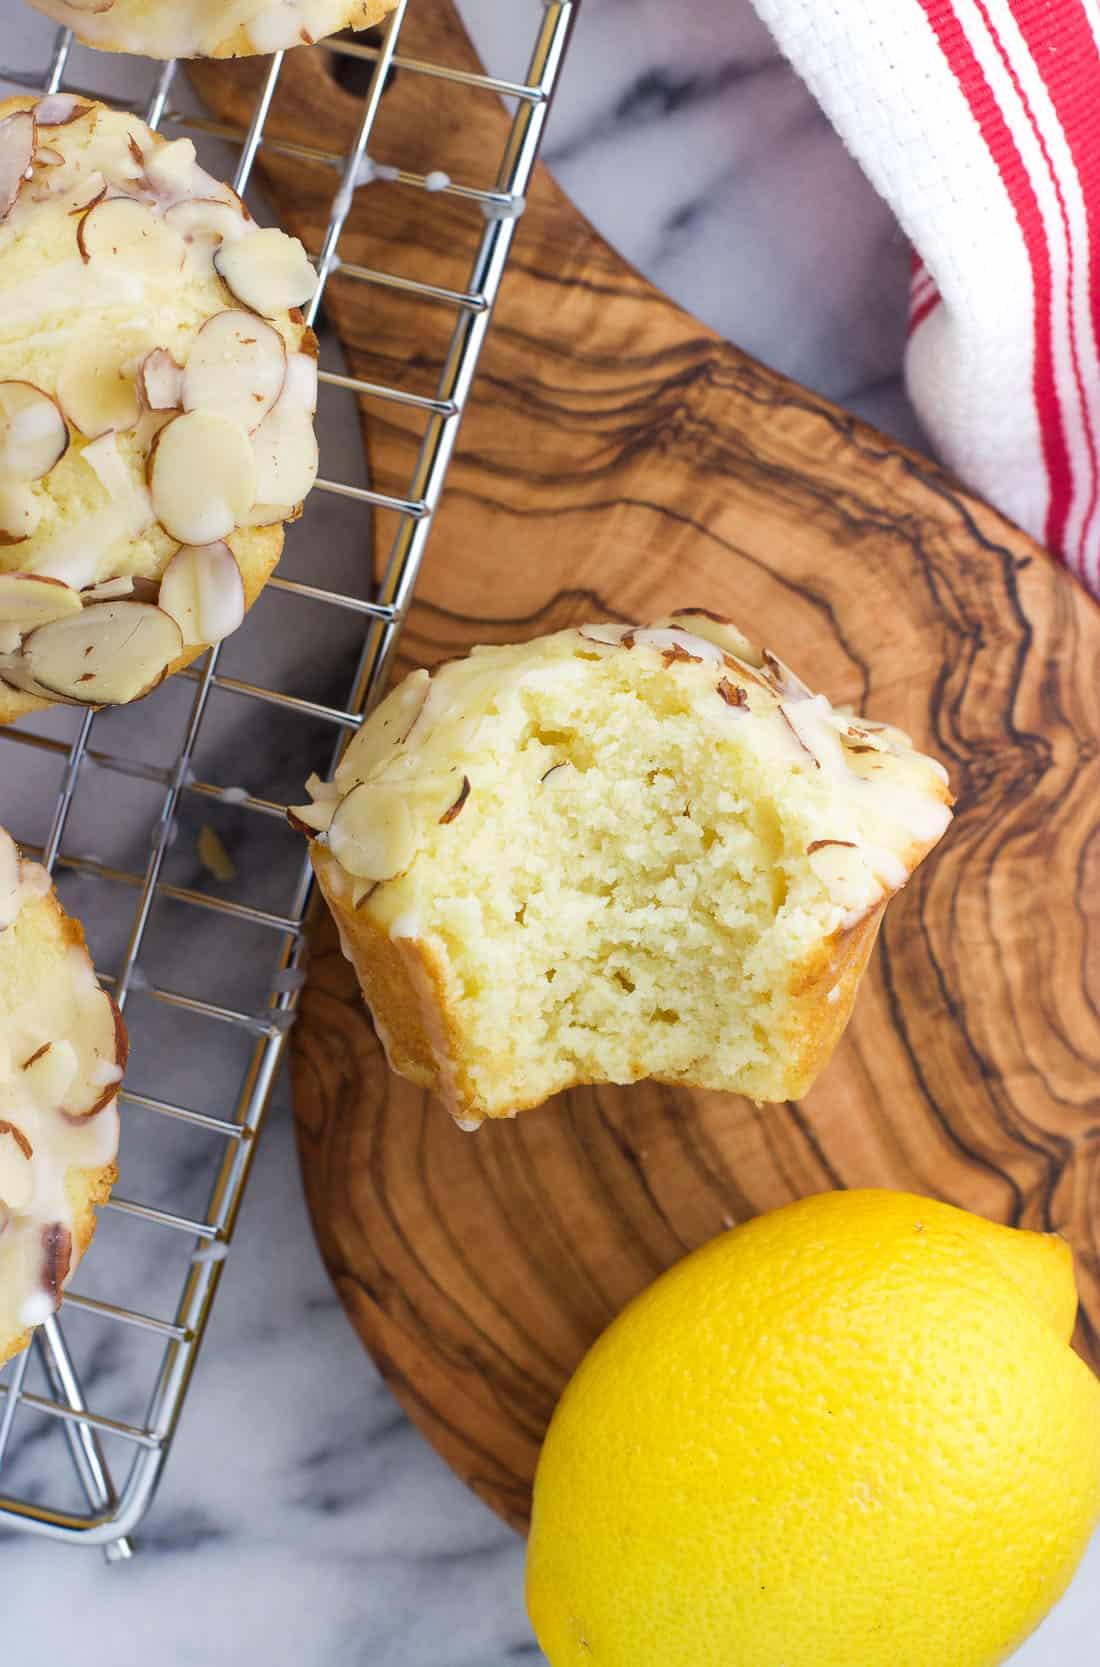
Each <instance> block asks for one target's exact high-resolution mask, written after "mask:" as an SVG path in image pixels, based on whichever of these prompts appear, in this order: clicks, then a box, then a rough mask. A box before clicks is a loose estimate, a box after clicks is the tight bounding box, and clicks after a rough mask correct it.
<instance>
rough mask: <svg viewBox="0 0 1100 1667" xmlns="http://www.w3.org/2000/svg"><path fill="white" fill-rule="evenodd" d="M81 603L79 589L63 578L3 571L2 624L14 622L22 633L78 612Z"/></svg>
mask: <svg viewBox="0 0 1100 1667" xmlns="http://www.w3.org/2000/svg"><path fill="white" fill-rule="evenodd" d="M80 607H81V602H80V594H79V592H78V591H75V590H74V589H73V588H72V586H71V585H67V584H65V583H64V582H63V581H62V580H61V579H47V578H45V577H42V576H40V575H38V574H35V573H0V624H2V625H14V626H15V628H16V630H17V631H19V633H20V635H25V634H26V633H27V632H28V631H34V630H36V629H37V628H38V626H40V625H48V624H49V623H50V621H51V620H54V619H64V617H65V615H66V614H78V613H79V612H80Z"/></svg>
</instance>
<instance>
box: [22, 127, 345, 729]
mask: <svg viewBox="0 0 1100 1667" xmlns="http://www.w3.org/2000/svg"><path fill="white" fill-rule="evenodd" d="M315 284H316V278H315V274H314V272H313V269H312V267H311V266H310V263H309V261H308V260H307V258H306V254H305V251H304V249H303V248H302V246H301V244H300V243H299V242H298V241H297V240H296V239H294V238H290V237H287V236H286V235H285V234H284V233H283V232H281V231H276V230H272V229H268V230H261V229H260V227H258V226H257V225H256V224H255V222H254V221H253V220H252V218H251V216H250V214H249V213H248V210H247V209H246V208H245V206H244V204H243V203H242V202H241V201H240V200H239V198H238V197H237V196H236V195H235V193H234V192H233V191H231V190H230V189H229V188H228V187H227V186H224V185H221V184H219V183H218V181H217V180H215V179H212V178H211V177H210V175H209V174H207V173H205V172H204V171H203V170H202V169H201V168H200V167H198V165H197V164H196V161H195V150H194V146H193V145H192V144H191V141H190V140H189V139H177V140H174V141H172V142H170V143H169V142H167V141H165V140H164V139H162V138H161V137H160V136H159V135H157V134H155V133H153V132H151V131H150V129H149V128H148V127H147V126H146V125H145V123H144V122H142V121H141V120H139V118H138V117H136V116H131V115H127V114H122V113H119V112H117V111H112V110H108V109H106V108H105V107H104V106H102V105H99V104H87V103H84V102H82V101H80V100H77V99H75V98H73V97H71V96H70V95H67V94H66V95H58V96H54V97H51V98H46V99H41V100H38V101H35V100H34V99H29V98H17V99H9V100H8V102H7V103H6V104H2V105H0V722H7V721H9V720H10V719H12V718H15V717H18V716H20V715H21V714H22V713H25V712H29V711H33V710H35V709H36V708H37V707H39V706H41V705H42V704H44V703H47V702H50V701H57V700H63V701H69V702H75V703H76V704H80V705H92V706H98V705H107V704H112V703H115V702H123V701H129V700H133V699H136V698H137V697H138V696H140V695H142V694H145V693H147V692H148V690H149V689H150V688H152V687H155V686H156V684H157V683H158V682H159V681H160V680H161V678H162V677H164V676H165V675H166V674H167V673H169V672H171V671H175V670H178V669H179V667H181V666H183V665H186V664H187V663H188V662H189V661H190V660H192V659H194V658H195V656H196V654H198V653H200V652H201V651H202V649H203V648H204V647H205V646H207V645H208V644H210V643H214V642H219V641H221V639H222V638H223V637H225V636H226V635H228V634H229V632H231V631H232V630H234V629H235V628H236V626H237V625H239V624H240V622H241V620H242V618H243V617H244V613H245V610H246V608H248V607H249V606H250V605H251V603H252V602H253V601H254V600H255V598H256V596H257V595H258V594H259V592H260V590H261V589H262V587H263V585H264V583H265V581H266V580H267V578H268V576H269V574H270V573H271V571H272V569H273V568H274V567H275V564H276V562H277V561H278V559H279V555H280V553H281V550H282V543H283V533H282V523H283V522H284V521H286V520H289V519H292V518H293V517H294V516H296V515H298V514H299V513H300V510H301V505H302V500H303V499H304V497H305V496H306V494H307V492H308V491H309V490H310V488H311V486H312V485H313V482H314V480H315V478H316V474H317V443H316V440H315V437H314V433H313V414H314V411H315V409H316V400H317V363H316V342H315V339H314V337H313V334H312V332H311V331H310V330H308V329H307V328H306V327H305V324H304V322H303V319H302V314H301V312H300V311H299V310H298V309H299V305H300V303H302V302H303V301H305V300H306V299H307V297H308V296H309V295H311V294H312V293H313V290H314V288H315Z"/></svg>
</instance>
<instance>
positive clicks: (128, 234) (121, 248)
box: [77, 197, 185, 278]
mask: <svg viewBox="0 0 1100 1667" xmlns="http://www.w3.org/2000/svg"><path fill="white" fill-rule="evenodd" d="M77 244H78V246H79V248H80V255H81V259H82V260H84V261H85V263H89V262H91V261H106V262H110V263H111V264H112V265H115V266H123V267H125V268H126V270H127V271H128V272H129V273H131V274H133V275H134V276H136V277H138V278H152V277H167V276H170V275H171V274H173V273H176V272H179V271H181V270H182V267H183V263H184V256H185V250H184V243H183V238H182V237H181V236H180V234H179V232H178V231H176V230H175V229H174V228H173V227H172V226H171V225H169V223H168V221H167V218H166V217H165V216H163V215H160V214H157V213H155V212H154V211H153V209H151V208H150V207H149V205H148V204H147V203H141V202H138V201H137V199H136V198H134V197H108V198H107V199H106V201H105V202H101V203H97V204H96V205H95V207H94V208H91V209H89V210H88V212H87V214H85V215H84V217H83V219H82V220H80V221H79V222H78V225H77Z"/></svg>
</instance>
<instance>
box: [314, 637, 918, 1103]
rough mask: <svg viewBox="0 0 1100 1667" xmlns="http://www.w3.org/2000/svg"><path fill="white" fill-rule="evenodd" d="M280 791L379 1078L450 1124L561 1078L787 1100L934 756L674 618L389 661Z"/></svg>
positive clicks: (851, 977) (813, 1058)
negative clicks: (414, 667)
mask: <svg viewBox="0 0 1100 1667" xmlns="http://www.w3.org/2000/svg"><path fill="white" fill-rule="evenodd" d="M310 791H311V793H312V798H313V802H312V803H311V804H309V805H303V806H299V807H297V808H296V809H294V810H292V811H291V812H290V815H291V820H292V821H293V822H294V823H295V824H296V825H297V826H300V827H301V828H302V829H303V831H305V832H307V833H309V834H310V835H311V836H312V841H313V843H312V855H313V864H314V868H315V870H316V873H317V877H318V879H319V881H320V884H321V888H322V890H323V892H324V894H325V897H326V899H327V900H328V903H329V905H330V907H331V909H332V911H333V914H334V916H335V918H336V922H337V924H338V926H339V929H340V934H341V939H342V942H343V946H344V951H345V953H346V954H347V955H348V957H349V958H350V959H351V960H352V962H353V963H354V965H355V968H356V971H357V973H358V975H359V978H360V982H361V984H362V987H363V992H364V994H365V996H366V998H367V1001H368V1002H369V1004H370V1006H371V1009H372V1011H373V1014H374V1019H375V1023H376V1026H377V1029H378V1033H379V1035H380V1037H381V1039H382V1041H383V1043H384V1044H385V1047H386V1050H387V1053H388V1055H389V1059H390V1062H391V1064H392V1065H393V1067H394V1069H395V1070H397V1071H400V1072H401V1073H402V1074H404V1075H405V1076H407V1077H410V1078H411V1079H412V1080H413V1081H414V1082H417V1083H420V1084H422V1085H423V1086H424V1087H426V1088H430V1089H433V1090H434V1091H435V1092H436V1093H437V1094H438V1095H439V1097H440V1098H441V1099H442V1100H443V1101H444V1102H445V1104H446V1105H447V1107H448V1109H449V1110H450V1111H451V1113H452V1115H453V1116H454V1117H455V1118H456V1119H457V1120H458V1121H459V1122H461V1123H462V1124H463V1125H464V1126H466V1125H472V1126H476V1124H477V1123H479V1122H481V1121H482V1120H483V1119H484V1118H486V1117H503V1116H507V1115H509V1114H511V1113H513V1112H515V1111H517V1110H521V1109H523V1108H525V1107H529V1106H535V1105H538V1104H539V1103H540V1102H541V1101H543V1100H545V1099H546V1098H547V1097H548V1096H549V1095H551V1094H554V1093H556V1092H558V1091H559V1090H561V1089H565V1088H570V1087H573V1086H575V1085H578V1084H582V1083H600V1082H615V1083H628V1082H634V1081H636V1080H637V1079H639V1078H641V1077H656V1078H658V1079H660V1080H662V1081H665V1082H669V1083H678V1084H682V1085H685V1086H693V1087H698V1088H712V1089H727V1090H731V1091H735V1092H737V1093H740V1094H747V1095H750V1096H752V1097H753V1098H754V1099H757V1100H783V1099H788V1098H793V1097H795V1096H797V1095H800V1094H803V1093H805V1092H806V1090H807V1089H808V1088H809V1086H810V1084H811V1083H812V1082H813V1080H814V1077H815V1076H816V1075H817V1073H818V1072H819V1071H820V1070H821V1068H822V1066H823V1065H824V1064H825V1063H826V1061H827V1060H828V1058H829V1056H830V1054H831V1052H832V1050H833V1047H834V1046H835V1044H836V1042H837V1040H838V1038H839V1037H840V1034H841V1032H842V1030H843V1029H844V1026H845V1024H846V1022H847V1019H848V1016H849V1013H850V1011H851V1008H852V1003H853V1000H854V998H855V993H856V988H857V985H858V983H859V978H860V975H861V973H862V971H863V968H864V966H865V965H866V962H867V958H868V956H869V954H870V952H871V947H872V945H873V943H874V939H875V934H876V932H877V931H878V927H879V922H880V921H881V919H882V914H883V911H884V909H885V907H886V904H887V902H888V900H889V899H890V897H891V896H892V895H893V893H894V892H896V891H897V890H898V888H899V887H900V886H902V885H904V883H905V881H906V880H907V878H908V877H909V875H910V874H911V873H912V871H913V869H914V867H915V866H916V864H917V863H918V862H920V860H921V858H922V857H923V856H924V855H925V854H926V853H927V852H928V851H929V850H930V849H931V847H932V846H933V845H934V844H935V843H936V841H937V840H938V839H939V838H940V836H941V835H942V833H943V832H944V830H945V828H946V827H947V824H948V822H949V821H950V816H951V813H950V809H949V806H950V803H951V797H950V794H949V792H948V789H947V784H946V774H945V772H944V770H943V768H942V766H941V765H940V764H938V763H936V762H935V761H934V760H932V759H930V758H925V757H922V756H921V754H919V753H917V752H916V751H914V749H913V747H912V745H911V744H910V742H909V740H908V738H907V737H906V736H904V735H902V734H901V733H900V731H898V730H896V729H891V728H888V727H886V726H885V725H882V724H878V723H873V722H870V721H868V720H865V719H855V718H852V717H851V716H849V715H847V714H846V713H843V712H839V711H835V710H834V709H833V708H832V707H831V706H830V705H829V702H828V701H827V700H826V699H825V697H824V696H823V695H814V694H811V693H810V691H809V689H807V688H806V686H805V685H804V684H803V683H801V682H800V681H799V679H798V678H797V677H796V676H795V675H794V674H793V673H792V672H790V671H788V669H787V668H786V666H784V665H783V663H782V662H781V661H780V660H778V659H776V658H775V656H774V655H772V654H770V653H769V652H768V651H767V650H765V651H763V652H760V651H758V650H757V649H756V648H755V647H753V646H752V644H750V643H749V642H748V641H747V640H746V639H745V638H744V637H743V636H742V635H741V633H740V632H739V631H737V630H736V629H735V628H734V626H732V625H731V624H729V623H728V622H727V621H725V620H721V619H719V618H717V617H716V616H714V615H712V614H709V613H703V612H700V611H697V610H688V611H684V612H681V613H678V614H675V615H673V616H672V617H671V618H668V619H664V620H661V621H658V622H657V624H655V625H651V626H648V627H645V628H641V627H629V626H625V625H584V626H581V627H580V628H579V629H576V630H567V631H559V632H557V633H556V634H555V635H553V636H549V637H544V638H541V639H539V640H537V641H534V642H529V643H525V644H522V645H520V646H518V647H499V648H475V649H474V651H473V652H472V654H471V655H470V656H469V658H468V659H464V660H458V661H453V662H451V663H449V664H447V665H444V666H442V667H441V668H439V669H438V670H437V671H436V672H435V673H434V675H429V674H428V672H426V671H416V672H413V673H412V675H411V676H409V677H407V678H406V679H405V680H404V682H403V683H401V684H400V685H399V686H398V687H397V688H396V689H394V690H393V692H392V693H391V694H390V695H389V696H388V697H387V699H386V700H385V701H384V702H383V703H382V705H381V706H379V707H378V709H377V710H376V711H375V712H374V713H373V714H372V716H371V717H370V718H369V719H368V720H367V722H366V723H365V724H364V725H363V728H362V729H361V730H360V732H359V734H358V735H357V736H356V738H355V740H354V741H353V742H352V744H351V746H350V747H349V748H348V751H347V754H346V756H345V757H344V759H343V762H342V763H341V765H340V767H339V769H338V770H337V772H336V779H335V781H334V782H333V783H331V784H329V783H323V782H319V781H317V779H316V778H313V780H312V781H311V783H310Z"/></svg>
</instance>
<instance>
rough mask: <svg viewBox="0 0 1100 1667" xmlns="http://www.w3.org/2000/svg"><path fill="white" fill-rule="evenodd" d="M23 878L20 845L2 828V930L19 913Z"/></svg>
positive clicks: (0, 861)
mask: <svg viewBox="0 0 1100 1667" xmlns="http://www.w3.org/2000/svg"><path fill="white" fill-rule="evenodd" d="M22 878H23V863H22V860H21V858H20V856H19V847H18V845H17V844H16V843H15V841H14V839H13V838H12V837H11V834H9V833H8V832H7V831H6V830H5V829H4V828H0V932H3V931H5V930H6V928H7V927H9V926H10V925H11V923H12V921H13V920H14V919H15V917H16V916H17V915H18V913H19V902H20V898H19V892H20V884H21V881H22Z"/></svg>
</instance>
